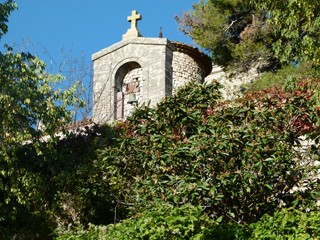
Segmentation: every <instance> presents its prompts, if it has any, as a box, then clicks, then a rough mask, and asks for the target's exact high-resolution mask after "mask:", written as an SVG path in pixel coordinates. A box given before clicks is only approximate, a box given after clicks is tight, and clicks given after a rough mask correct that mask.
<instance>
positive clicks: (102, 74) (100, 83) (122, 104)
mask: <svg viewBox="0 0 320 240" xmlns="http://www.w3.org/2000/svg"><path fill="white" fill-rule="evenodd" d="M141 19H142V16H141V14H138V12H137V11H132V16H129V17H128V21H129V22H131V28H130V29H129V30H128V31H127V32H126V33H125V34H124V35H123V36H122V41H120V42H118V43H116V44H114V45H112V46H110V47H108V48H105V49H103V50H101V51H99V52H97V53H95V54H93V56H92V60H93V66H94V77H93V92H94V106H93V120H94V122H96V123H103V122H110V121H114V120H122V119H124V118H126V117H127V116H128V115H129V114H130V112H131V111H132V110H133V108H134V106H135V105H138V104H140V103H142V102H148V101H150V104H151V106H152V105H155V104H156V103H157V102H159V101H160V100H161V99H162V98H163V97H165V96H168V95H171V93H172V81H171V79H172V66H171V63H172V57H173V49H174V46H173V44H172V43H170V42H169V41H168V40H167V39H165V38H144V37H142V35H141V33H140V32H139V30H138V28H137V27H138V20H141Z"/></svg>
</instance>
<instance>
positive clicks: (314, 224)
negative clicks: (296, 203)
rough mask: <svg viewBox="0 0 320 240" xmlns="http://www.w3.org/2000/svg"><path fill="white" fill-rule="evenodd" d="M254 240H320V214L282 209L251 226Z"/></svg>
mask: <svg viewBox="0 0 320 240" xmlns="http://www.w3.org/2000/svg"><path fill="white" fill-rule="evenodd" d="M250 228H251V229H252V236H251V238H252V239H258V240H259V239H319V238H320V213H319V212H318V211H315V212H309V213H306V212H301V211H298V210H295V209H282V210H281V211H277V212H276V213H275V214H274V216H269V215H265V216H263V217H262V218H261V219H260V220H259V221H258V222H257V223H254V224H252V225H251V226H250Z"/></svg>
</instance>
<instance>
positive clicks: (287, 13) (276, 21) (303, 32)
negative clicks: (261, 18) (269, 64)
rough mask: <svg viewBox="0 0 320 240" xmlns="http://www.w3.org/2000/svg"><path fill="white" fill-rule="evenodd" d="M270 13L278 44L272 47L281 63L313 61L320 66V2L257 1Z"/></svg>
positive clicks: (258, 4) (256, 1)
mask: <svg viewBox="0 0 320 240" xmlns="http://www.w3.org/2000/svg"><path fill="white" fill-rule="evenodd" d="M253 2H254V4H255V6H256V7H257V8H258V9H262V10H264V11H267V12H268V15H269V16H270V17H269V18H268V21H267V23H268V24H269V25H270V26H272V28H273V34H274V35H275V41H274V42H273V45H272V48H273V51H274V54H275V56H276V57H277V58H278V59H279V60H280V62H284V63H288V62H291V61H299V62H303V61H310V62H312V63H314V64H315V65H316V66H319V64H320V61H319V54H320V50H319V42H320V41H319V40H320V35H319V28H320V14H319V12H320V11H319V10H320V3H319V2H318V1H313V0H296V1H290V0H285V1H272V0H267V1H264V0H263V1H261V0H255V1H253Z"/></svg>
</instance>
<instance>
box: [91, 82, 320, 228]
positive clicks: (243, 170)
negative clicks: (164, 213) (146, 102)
mask: <svg viewBox="0 0 320 240" xmlns="http://www.w3.org/2000/svg"><path fill="white" fill-rule="evenodd" d="M314 84H315V85H314ZM316 84H317V81H315V82H314V83H311V82H309V83H308V81H306V82H303V83H302V82H301V83H299V84H298V85H297V86H296V88H293V89H292V90H291V91H288V92H285V91H283V90H281V89H269V90H264V91H259V92H250V93H247V95H246V96H245V97H244V98H242V99H239V100H237V101H235V102H233V103H230V102H223V101H221V100H220V93H219V88H220V86H219V85H218V84H215V83H214V84H209V85H197V84H194V83H191V84H188V85H187V86H185V87H184V88H182V89H181V90H180V92H179V93H178V94H177V95H176V96H174V97H172V98H168V99H166V100H165V101H163V102H162V103H160V104H159V105H158V106H157V108H156V109H150V108H148V107H143V108H140V109H138V110H137V111H136V112H135V113H134V114H133V116H132V117H131V118H130V119H128V121H126V122H125V123H122V124H121V125H119V126H118V127H119V129H121V131H122V133H121V134H120V136H119V137H118V139H117V144H116V145H114V146H111V147H108V148H106V149H104V150H101V151H100V154H99V159H98V161H97V162H96V163H95V167H96V169H97V171H96V172H97V175H96V176H95V178H96V179H103V181H104V182H105V184H106V185H108V186H109V187H110V190H111V192H112V193H113V201H114V202H115V203H116V204H117V206H118V208H117V209H121V208H123V209H130V210H131V212H132V214H135V213H140V212H141V211H143V209H144V208H145V207H146V206H147V207H149V206H152V205H153V204H154V203H155V202H157V201H159V200H160V201H163V202H166V203H169V204H172V205H174V206H182V205H185V204H192V205H196V206H197V205H201V206H205V212H206V213H208V214H209V216H210V217H211V218H212V219H217V218H219V217H220V216H222V217H223V221H225V222H229V221H235V222H237V223H252V222H255V221H257V220H258V219H260V217H261V216H262V215H264V214H265V213H269V214H272V213H273V212H274V211H276V210H277V209H278V207H279V205H280V204H282V205H287V206H290V205H292V202H295V203H297V201H295V200H296V199H295V198H296V195H294V194H292V193H291V192H290V189H291V188H292V187H293V186H295V185H297V184H298V183H299V182H300V181H302V180H303V179H304V178H305V177H306V176H305V174H307V172H308V169H307V168H306V167H305V166H301V164H300V161H302V160H303V159H305V158H306V156H304V155H302V154H301V152H300V151H299V150H297V147H298V146H299V144H300V142H299V137H300V136H302V135H305V134H307V133H310V132H317V131H318V130H317V129H318V127H317V126H318V122H317V121H318V120H317V119H318V117H317V116H318V113H317V111H315V108H314V106H315V100H314V99H313V98H312V96H313V94H314V91H313V90H312V89H313V87H314V86H316ZM314 192H318V188H316V189H315V191H313V193H312V194H305V195H303V196H304V197H305V198H306V199H309V200H311V199H313V197H314V196H315V194H314ZM299 196H302V195H299ZM302 200H303V199H302ZM301 202H303V201H300V202H299V204H300V203H301Z"/></svg>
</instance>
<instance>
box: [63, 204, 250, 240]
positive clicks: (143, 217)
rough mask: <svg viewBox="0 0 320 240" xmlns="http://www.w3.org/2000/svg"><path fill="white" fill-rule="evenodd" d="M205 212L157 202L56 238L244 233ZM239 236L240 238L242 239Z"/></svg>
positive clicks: (196, 236)
mask: <svg viewBox="0 0 320 240" xmlns="http://www.w3.org/2000/svg"><path fill="white" fill-rule="evenodd" d="M219 221H220V220H217V221H213V220H212V219H210V218H209V217H208V216H207V215H205V214H203V213H202V209H201V208H199V207H194V206H190V205H185V206H181V207H179V208H176V207H173V206H170V205H158V206H155V207H154V208H151V209H148V210H146V211H144V212H142V213H141V214H139V216H138V217H134V218H131V219H127V220H124V221H123V222H121V223H118V224H116V225H108V226H104V227H102V226H94V225H90V226H89V228H88V229H87V230H85V229H83V227H80V229H76V230H75V231H71V232H70V231H67V232H64V233H60V236H59V237H57V240H67V239H68V240H72V239H117V240H122V239H123V240H127V239H128V240H129V239H131V240H138V239H150V240H151V239H188V240H189V239H194V240H201V239H220V240H223V239H225V240H229V239H230V240H231V239H238V238H236V237H239V236H243V234H244V228H243V227H241V226H239V227H235V225H229V226H228V225H226V226H224V225H222V224H221V223H220V222H219ZM239 239H240V238H239Z"/></svg>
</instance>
